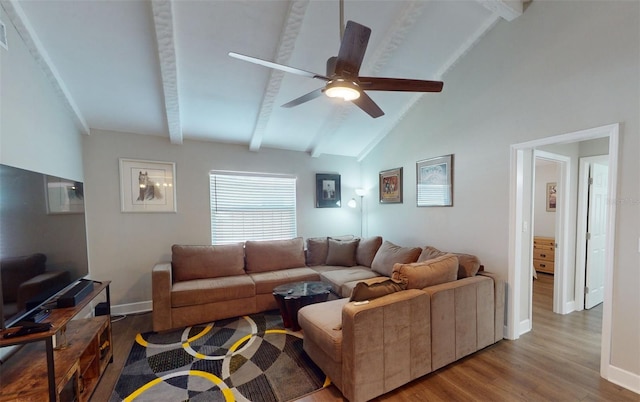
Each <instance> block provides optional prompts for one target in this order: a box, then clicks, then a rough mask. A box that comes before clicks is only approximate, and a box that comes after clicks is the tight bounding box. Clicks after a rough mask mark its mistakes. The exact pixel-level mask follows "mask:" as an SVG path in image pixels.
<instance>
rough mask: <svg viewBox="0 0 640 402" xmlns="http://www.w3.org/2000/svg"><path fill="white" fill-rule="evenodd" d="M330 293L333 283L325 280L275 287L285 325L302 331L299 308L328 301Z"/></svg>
mask: <svg viewBox="0 0 640 402" xmlns="http://www.w3.org/2000/svg"><path fill="white" fill-rule="evenodd" d="M329 293H331V285H329V284H326V283H324V282H295V283H287V284H285V285H280V286H277V287H275V288H274V289H273V297H275V299H276V302H278V307H279V308H280V315H282V322H283V324H284V327H285V328H291V330H292V331H300V326H299V325H298V310H300V309H301V308H302V307H304V306H307V305H309V304H314V303H321V302H325V301H327V298H328V297H329Z"/></svg>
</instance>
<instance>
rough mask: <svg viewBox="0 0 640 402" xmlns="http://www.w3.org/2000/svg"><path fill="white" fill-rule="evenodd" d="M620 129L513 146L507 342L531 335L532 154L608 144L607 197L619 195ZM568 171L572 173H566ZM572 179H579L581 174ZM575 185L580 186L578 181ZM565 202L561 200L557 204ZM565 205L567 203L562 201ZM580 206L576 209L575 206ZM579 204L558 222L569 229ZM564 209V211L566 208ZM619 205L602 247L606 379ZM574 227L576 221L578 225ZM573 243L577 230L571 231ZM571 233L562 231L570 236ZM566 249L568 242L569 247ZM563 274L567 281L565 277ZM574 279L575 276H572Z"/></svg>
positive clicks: (565, 252) (612, 208) (567, 256)
mask: <svg viewBox="0 0 640 402" xmlns="http://www.w3.org/2000/svg"><path fill="white" fill-rule="evenodd" d="M618 133H619V124H612V125H608V126H603V127H598V128H594V129H589V130H583V131H579V132H574V133H569V134H563V135H558V136H554V137H548V138H543V139H539V140H534V141H529V142H526V143H521V144H514V145H512V146H511V172H510V173H511V181H510V219H509V246H510V247H509V276H508V280H507V281H508V290H509V291H508V295H507V299H508V300H507V303H508V306H509V308H508V311H507V327H506V334H505V335H506V337H507V338H508V339H517V338H518V337H519V336H520V334H522V333H524V332H527V331H529V330H530V329H531V318H532V317H531V297H532V295H531V290H530V287H531V285H530V284H531V279H530V278H531V276H530V273H531V271H530V270H531V268H530V267H531V263H530V261H531V244H532V233H531V231H530V226H531V222H532V217H533V212H532V206H531V199H532V176H533V165H534V163H533V161H534V150H535V149H539V148H540V147H544V146H555V145H562V144H571V143H576V142H581V141H586V140H591V139H597V138H607V139H608V150H609V167H608V173H607V179H608V180H607V186H606V188H607V191H608V193H609V194H615V193H616V181H617V161H618V136H619V134H618ZM569 170H570V169H568V172H567V173H570V172H569ZM575 170H577V169H574V173H573V174H575V175H576V177H577V172H575ZM576 181H577V180H576ZM558 202H561V200H558ZM562 202H564V203H566V202H567V197H565V198H564V201H562ZM576 204H577V203H576ZM576 204H573V205H572V204H565V205H563V209H565V211H566V213H565V214H563V215H564V216H562V217H560V216H558V217H557V218H556V219H558V225H559V226H560V225H565V228H569V227H570V225H569V224H568V218H569V217H570V216H573V217H574V218H575V216H576V208H577V206H576ZM565 206H566V208H565ZM615 209H616V208H615V205H609V208H608V209H607V210H606V217H607V223H606V231H607V233H608V234H610V235H609V236H607V237H606V239H605V245H604V266H605V274H604V292H603V293H604V304H603V316H602V338H601V339H602V342H601V353H600V356H601V361H600V374H601V376H602V377H604V378H605V379H606V378H608V371H609V361H610V340H611V298H612V279H611V278H612V276H613V269H614V266H613V250H614V233H615V213H616V211H615ZM574 223H575V220H574ZM573 228H574V229H573V230H574V235H573V239H574V242H575V238H576V234H575V232H576V230H575V228H576V226H575V225H574V226H573ZM566 232H567V230H564V233H565V234H566ZM565 243H566V242H565ZM575 249H576V248H575V246H574V247H573V251H572V254H573V255H570V250H571V247H565V248H564V250H563V251H562V252H561V253H560V255H559V258H560V259H562V261H568V260H569V259H574V258H575V254H574V253H575ZM564 272H565V271H563V275H565V273H564ZM573 277H574V278H575V276H573Z"/></svg>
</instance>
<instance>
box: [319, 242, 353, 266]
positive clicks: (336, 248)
mask: <svg viewBox="0 0 640 402" xmlns="http://www.w3.org/2000/svg"><path fill="white" fill-rule="evenodd" d="M359 242H360V239H354V240H335V239H332V238H329V241H328V243H329V250H328V252H327V262H326V264H327V265H342V266H344V267H353V266H354V265H356V249H357V248H358V243H359Z"/></svg>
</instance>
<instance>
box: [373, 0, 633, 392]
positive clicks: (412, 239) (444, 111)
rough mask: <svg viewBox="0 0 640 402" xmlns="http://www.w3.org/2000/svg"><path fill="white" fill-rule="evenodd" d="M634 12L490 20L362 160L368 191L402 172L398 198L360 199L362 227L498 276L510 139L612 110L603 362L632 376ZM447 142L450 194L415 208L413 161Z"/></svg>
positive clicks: (614, 7) (591, 122) (569, 127)
mask: <svg viewBox="0 0 640 402" xmlns="http://www.w3.org/2000/svg"><path fill="white" fill-rule="evenodd" d="M639 16H640V4H639V3H637V2H617V1H612V2H541V1H534V2H531V3H530V5H529V6H528V8H527V10H526V11H525V12H524V14H523V15H522V16H521V17H519V18H518V19H516V20H515V21H513V22H505V21H501V22H500V23H498V25H497V26H496V27H495V28H494V29H493V30H492V31H491V32H489V33H488V34H487V35H486V36H485V37H484V38H483V40H482V41H481V42H480V43H479V45H478V46H476V47H475V48H474V49H472V50H471V51H470V52H469V53H468V54H467V55H466V56H465V57H464V59H463V60H461V61H460V62H459V63H458V64H457V65H456V66H455V67H454V68H453V70H451V71H450V72H449V73H448V74H446V75H445V77H444V82H445V85H444V91H443V92H442V93H441V94H428V95H425V96H424V97H423V99H422V101H421V102H419V103H418V104H417V105H416V107H415V108H414V109H413V110H412V111H411V112H410V113H409V114H408V115H407V116H406V117H405V118H404V120H403V121H402V122H401V123H400V125H399V126H398V127H397V129H396V130H395V131H394V132H393V133H392V134H391V135H389V136H388V137H387V138H386V139H385V140H383V141H382V142H381V143H380V144H379V145H378V146H377V147H376V148H375V149H374V150H373V151H372V152H371V153H370V154H369V155H368V156H367V157H366V158H365V160H364V161H363V163H362V174H363V181H365V183H366V185H367V186H369V187H370V188H372V189H374V191H377V184H376V181H377V177H378V172H379V171H381V170H385V169H389V168H394V167H400V166H402V167H404V172H405V178H404V190H405V192H404V199H405V202H404V203H403V204H401V205H380V204H378V203H377V202H376V201H375V199H369V200H368V204H367V208H368V210H369V212H370V213H369V215H368V222H367V225H368V230H369V232H370V233H379V234H381V235H383V236H384V237H385V238H387V239H390V240H392V241H396V242H399V243H401V244H413V245H425V244H430V245H433V246H435V247H438V248H440V249H443V250H451V251H461V252H470V253H473V254H477V255H478V256H479V257H480V259H481V260H482V262H483V263H484V264H485V266H486V268H487V270H490V271H494V272H497V273H498V274H500V275H501V276H502V277H503V278H505V279H507V271H508V255H509V250H508V244H509V239H508V231H509V227H508V225H509V205H508V199H509V166H510V160H509V158H510V145H512V144H517V143H523V142H526V141H530V140H533V139H538V138H543V137H550V136H554V135H560V134H564V133H570V132H575V131H579V130H581V129H587V128H592V127H599V126H603V125H606V124H610V123H613V122H621V123H622V125H621V127H622V132H621V144H620V173H619V182H618V194H617V195H614V196H613V197H612V198H613V202H616V203H617V214H618V216H617V231H616V247H615V268H614V273H613V278H614V279H613V280H614V283H613V291H614V296H613V303H612V304H613V305H612V308H613V317H612V320H613V322H612V327H613V328H612V342H611V344H612V349H611V365H612V366H614V367H616V368H619V369H620V370H621V371H623V372H626V373H629V374H630V375H631V377H633V378H635V379H636V380H637V378H638V376H639V375H640V342H639V341H638V340H639V339H640V320H638V316H639V315H640V296H639V295H640V292H638V291H637V290H638V287H639V286H640V270H639V269H638V266H639V257H638V238H639V236H640V233H639V226H640V225H638V222H640V214H639V212H640V208H639V207H638V205H639V204H640V194H639V182H640V180H639V171H640V169H639V165H638V154H639V151H640V142H639V137H640V129H639V123H640V121H639V113H638V111H639V110H640V102H639V99H640V93H639V92H640V91H639V89H640V88H639V87H638V82H640V52H639V51H640V35H638V33H639V32H640V21H639ZM381 106H382V107H383V108H384V105H381ZM407 144H410V146H407ZM446 154H454V155H455V157H454V158H455V162H454V170H455V172H454V206H453V207H451V208H417V207H416V204H415V180H416V177H415V162H416V161H418V160H421V159H425V158H430V157H436V156H440V155H446ZM507 308H508V307H507ZM634 376H635V377H634ZM636 380H634V381H636Z"/></svg>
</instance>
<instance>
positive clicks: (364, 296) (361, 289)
mask: <svg viewBox="0 0 640 402" xmlns="http://www.w3.org/2000/svg"><path fill="white" fill-rule="evenodd" d="M406 288H407V285H406V284H405V283H403V282H401V281H398V280H395V279H391V278H387V277H378V278H371V279H366V280H364V281H362V282H358V284H357V285H356V286H355V287H354V288H353V292H352V293H351V299H350V300H351V301H356V302H357V301H364V300H373V299H377V298H378V297H382V296H386V295H389V294H391V293H395V292H399V291H401V290H405V289H406Z"/></svg>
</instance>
